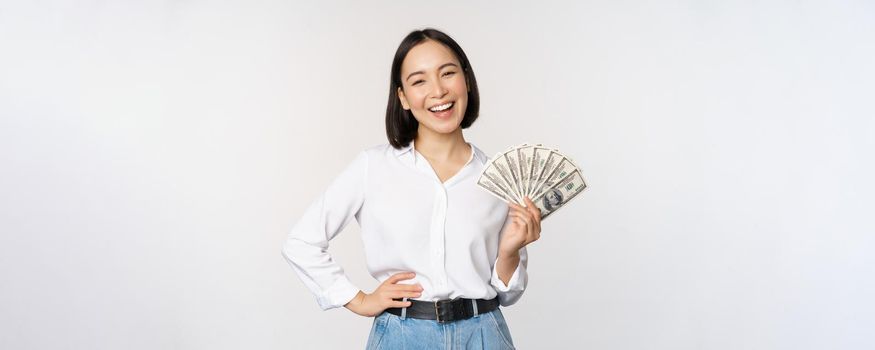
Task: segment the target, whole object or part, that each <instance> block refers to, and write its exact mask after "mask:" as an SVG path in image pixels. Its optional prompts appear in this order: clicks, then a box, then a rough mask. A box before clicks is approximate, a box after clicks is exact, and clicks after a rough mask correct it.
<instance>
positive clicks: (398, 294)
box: [389, 290, 422, 299]
mask: <svg viewBox="0 0 875 350" xmlns="http://www.w3.org/2000/svg"><path fill="white" fill-rule="evenodd" d="M389 296H390V297H391V298H390V299H399V298H419V297H421V296H422V293H420V292H415V291H401V290H399V291H394V292H389Z"/></svg>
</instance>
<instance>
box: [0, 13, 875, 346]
mask: <svg viewBox="0 0 875 350" xmlns="http://www.w3.org/2000/svg"><path fill="white" fill-rule="evenodd" d="M428 26H434V27H436V28H439V29H442V30H444V31H446V32H447V33H448V34H450V35H451V36H453V37H454V38H455V39H456V40H457V41H458V42H459V43H460V44H461V46H462V47H463V48H464V49H465V51H466V52H467V54H468V56H469V58H470V59H471V62H472V65H473V68H474V71H475V73H476V76H477V78H478V81H479V83H480V89H481V90H480V91H481V98H482V108H481V117H480V119H479V120H478V121H477V123H475V125H474V126H473V127H472V128H471V129H469V130H467V131H466V133H465V136H466V138H467V139H468V140H469V141H471V142H473V143H475V144H476V145H478V146H479V147H481V148H482V149H483V150H484V151H486V152H487V153H489V154H492V153H494V152H496V151H498V150H501V149H503V148H505V147H507V146H510V145H514V144H519V143H522V142H540V143H545V144H549V145H553V146H555V147H558V148H559V149H560V150H562V151H564V152H566V153H567V154H569V155H570V156H571V157H572V158H574V159H575V160H576V161H577V163H578V164H579V165H580V166H581V168H582V169H583V170H584V174H585V175H586V177H587V180H588V181H589V182H590V186H591V187H590V188H589V189H588V190H587V192H586V193H585V195H584V197H583V198H582V199H576V200H575V201H573V202H572V203H571V204H570V205H569V206H568V207H566V208H563V209H562V210H561V211H560V212H558V213H557V214H556V215H554V216H552V217H551V218H550V219H549V220H548V221H547V222H545V225H544V227H543V236H542V239H541V240H539V241H538V242H536V243H534V244H533V245H531V246H530V248H529V249H530V250H529V253H530V257H531V261H530V265H529V273H530V282H529V288H528V290H527V292H526V294H525V295H524V296H523V298H522V299H521V300H520V302H519V303H518V304H516V305H513V306H511V307H509V308H506V309H504V312H505V316H506V317H507V319H508V323H509V325H510V329H511V332H512V334H513V338H514V341H515V342H516V343H517V345H518V346H519V347H520V348H522V349H550V348H567V349H572V348H573V349H630V350H631V349H871V348H873V347H875V336H873V335H872V330H873V329H875V302H873V295H875V277H873V276H875V259H873V252H875V224H873V207H875V202H873V196H875V186H873V183H872V179H873V177H875V165H873V151H872V150H873V149H875V108H873V104H872V103H873V92H875V86H873V85H875V84H873V78H875V68H873V67H875V65H873V64H872V62H873V61H875V5H873V3H872V2H864V1H775V2H771V1H735V2H730V1H716V0H715V1H663V2H657V1H601V2H595V1H586V2H570V1H568V2H553V3H546V2H541V3H540V4H538V5H532V4H529V2H525V3H522V4H519V5H511V4H509V3H506V2H500V3H499V2H495V3H489V4H487V3H481V4H469V3H467V2H450V1H444V2H428V3H425V2H423V3H414V2H399V1H384V2H382V3H377V2H353V1H349V2H346V3H340V2H318V3H317V2H315V1H314V2H312V3H296V2H291V1H242V0H233V1H223V2H215V1H152V2H134V1H129V2H125V1H112V2H105V1H12V0H9V1H3V2H2V3H0V51H2V53H0V116H2V119H0V157H2V158H0V161H2V163H0V164H2V171H0V191H2V192H0V225H2V226H0V231H2V235H0V348H3V349H61V348H63V349H244V348H247V349H317V348H326V349H354V348H363V347H364V343H365V341H366V338H367V335H368V331H369V329H370V325H371V319H368V318H363V317H359V316H357V315H354V314H353V313H351V312H349V311H348V310H346V309H343V308H340V309H335V310H331V311H327V312H323V311H321V310H320V309H319V308H318V306H317V304H316V301H315V299H314V298H313V297H312V295H310V293H309V291H308V290H307V289H306V288H305V287H304V285H303V284H302V283H301V282H300V281H299V280H298V279H297V277H296V276H295V275H294V273H293V271H292V269H291V268H290V267H289V266H288V265H287V264H286V262H285V261H284V260H283V259H282V257H281V255H280V248H281V245H282V242H283V240H284V238H285V235H286V233H287V232H288V230H289V229H290V228H291V226H292V225H293V224H294V223H295V221H296V220H297V218H298V217H299V216H300V215H301V214H302V213H303V210H304V209H305V208H306V206H307V205H309V203H310V202H311V201H312V200H314V199H315V198H316V197H317V196H318V195H319V194H320V193H321V191H322V190H323V189H324V188H325V186H327V184H328V183H329V182H330V181H331V180H332V179H333V178H334V177H335V176H336V175H337V173H338V172H339V171H340V170H341V169H342V168H343V167H344V166H345V165H346V164H348V163H349V162H350V161H351V160H352V158H353V157H354V156H355V154H356V153H357V152H358V151H360V150H361V149H363V148H365V147H370V146H373V145H376V144H379V143H384V142H386V139H385V134H384V133H385V131H384V124H383V123H384V113H385V108H386V99H387V96H388V80H389V67H390V64H391V60H392V55H393V54H394V51H395V49H396V47H397V45H398V44H399V43H400V41H401V39H402V38H403V37H404V36H405V35H406V34H407V33H408V32H409V31H410V30H412V29H417V28H423V27H428ZM360 238H361V237H360V236H359V231H358V227H357V225H356V224H354V223H353V224H351V225H350V226H348V227H347V229H346V230H345V231H344V232H343V233H342V234H341V235H340V236H339V237H338V238H337V239H336V240H334V241H332V248H331V252H332V253H333V254H334V256H335V257H336V259H337V260H339V261H340V263H341V264H342V265H343V266H344V267H345V268H346V270H347V273H348V274H349V275H350V278H351V279H352V280H353V282H355V283H356V284H359V285H360V286H361V287H362V288H363V289H365V290H366V291H371V290H372V289H373V288H374V287H375V286H376V282H375V281H374V280H372V279H371V277H370V276H368V275H367V273H366V270H365V268H364V256H363V253H362V246H361V239H360Z"/></svg>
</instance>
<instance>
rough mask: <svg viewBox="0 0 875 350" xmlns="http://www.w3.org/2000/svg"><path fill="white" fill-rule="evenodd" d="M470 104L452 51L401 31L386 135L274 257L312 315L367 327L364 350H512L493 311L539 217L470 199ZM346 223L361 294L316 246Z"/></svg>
mask: <svg viewBox="0 0 875 350" xmlns="http://www.w3.org/2000/svg"><path fill="white" fill-rule="evenodd" d="M479 109H480V98H479V92H478V90H477V81H476V79H475V78H474V71H473V70H472V69H471V64H470V63H469V62H468V57H466V56H465V53H464V52H463V51H462V48H461V47H459V45H458V44H457V43H456V42H455V41H454V40H453V39H452V38H450V37H449V36H447V35H446V34H444V33H442V32H440V31H437V30H434V29H425V30H421V31H420V30H417V31H413V32H412V33H410V34H409V35H408V36H407V37H406V38H404V40H403V41H402V42H401V45H399V47H398V50H397V51H396V53H395V59H394V61H393V62H392V73H391V80H390V85H389V102H388V106H387V108H386V136H387V137H388V139H389V144H385V145H379V146H376V147H371V148H368V149H366V150H365V151H363V152H361V153H360V154H359V155H358V157H356V159H355V160H354V161H353V162H352V164H350V165H349V166H348V167H347V168H346V169H345V170H344V171H343V173H341V174H340V176H338V177H337V178H336V179H335V180H334V182H333V183H332V184H331V185H330V186H329V187H328V189H326V191H325V192H324V193H323V194H322V196H321V197H319V198H318V199H317V200H316V201H315V202H314V203H313V204H312V205H311V206H310V207H309V208H308V209H307V211H306V212H305V213H304V216H303V217H302V218H301V219H300V221H299V222H298V223H297V224H296V225H295V227H294V228H293V229H292V231H291V233H289V235H288V239H287V240H286V244H285V245H284V246H283V256H285V257H286V259H287V260H288V262H289V263H290V264H291V266H292V267H293V268H294V270H295V272H297V274H298V276H299V277H300V278H301V279H302V280H303V281H304V284H305V285H306V286H307V287H308V288H309V289H310V290H311V291H312V292H313V294H314V295H315V296H316V298H317V301H318V302H319V305H320V306H321V307H322V308H323V309H331V308H336V307H340V306H345V307H346V308H348V309H349V310H350V311H352V312H354V313H356V314H359V315H362V316H367V317H374V322H373V326H372V328H371V333H370V336H369V338H368V348H369V349H403V348H409V349H421V348H430V349H431V348H447V349H457V348H464V349H483V348H488V349H513V348H514V346H513V340H512V338H511V335H510V331H509V328H508V326H507V324H506V322H505V320H504V316H503V315H502V313H501V310H500V309H499V306H509V305H511V304H514V303H516V302H517V300H519V299H520V297H521V296H522V294H523V291H525V288H526V284H527V273H526V266H527V263H528V256H527V253H526V249H525V246H526V245H527V244H529V243H531V242H534V241H535V240H537V239H538V238H539V237H540V233H541V224H540V217H541V215H540V212H539V211H538V209H537V208H536V206H535V205H534V203H532V202H531V201H530V200H528V199H526V201H527V205H528V207H526V208H524V207H522V206H519V205H516V204H509V205H508V204H505V203H504V202H502V201H501V200H499V199H496V198H495V197H493V196H491V195H490V194H488V193H486V192H485V191H482V190H480V189H479V188H478V187H477V186H476V184H475V178H476V176H477V175H478V174H479V173H480V172H481V171H482V170H483V168H484V166H485V165H486V163H487V161H488V158H487V157H486V154H485V153H484V152H483V151H481V150H480V149H478V148H477V147H476V146H474V145H473V144H472V143H469V142H467V141H465V138H464V135H463V133H462V129H465V128H468V127H470V126H471V125H472V124H473V123H474V121H475V120H476V119H477V116H478V112H479ZM353 218H355V219H356V220H357V221H358V223H359V225H360V226H361V234H362V240H363V242H364V247H365V256H366V257H367V267H368V271H369V272H370V273H371V275H372V276H373V277H374V278H375V279H377V280H378V281H380V282H381V284H380V286H379V287H377V289H376V290H375V291H373V292H372V293H365V292H363V291H361V290H360V289H359V288H357V287H356V286H354V285H353V284H352V283H351V282H350V281H349V279H348V278H347V277H346V275H345V274H344V272H343V269H342V268H341V267H340V266H338V265H337V264H336V263H335V262H334V259H332V257H331V256H330V255H329V254H328V252H327V249H326V248H327V247H328V241H329V240H331V239H333V238H334V237H335V236H336V235H337V234H338V233H339V232H340V231H341V230H342V229H343V228H344V226H345V225H346V224H347V223H348V222H349V221H351V220H352V219H353Z"/></svg>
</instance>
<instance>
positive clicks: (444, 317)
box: [386, 297, 498, 323]
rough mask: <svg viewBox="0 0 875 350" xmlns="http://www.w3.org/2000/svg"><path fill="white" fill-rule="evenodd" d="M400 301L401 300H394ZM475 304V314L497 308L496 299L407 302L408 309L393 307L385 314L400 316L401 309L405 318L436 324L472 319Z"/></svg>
mask: <svg viewBox="0 0 875 350" xmlns="http://www.w3.org/2000/svg"><path fill="white" fill-rule="evenodd" d="M394 300H398V301H400V300H401V299H394ZM475 300H476V303H477V314H483V313H487V312H491V311H493V310H495V309H497V308H498V297H495V298H492V300H485V299H461V298H459V299H453V300H438V301H419V300H408V301H409V302H411V304H410V306H409V307H406V308H399V307H393V308H388V309H386V312H388V313H390V314H393V315H396V316H401V314H402V312H403V309H407V312H406V317H410V318H419V319H424V320H437V321H438V323H446V322H452V321H459V320H466V319H469V318H471V317H474V302H475Z"/></svg>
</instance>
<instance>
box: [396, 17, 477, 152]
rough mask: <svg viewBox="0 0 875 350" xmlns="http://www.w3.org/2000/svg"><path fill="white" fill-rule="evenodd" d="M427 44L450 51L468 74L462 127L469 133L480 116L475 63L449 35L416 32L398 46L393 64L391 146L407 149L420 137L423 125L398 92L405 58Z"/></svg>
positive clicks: (466, 76) (425, 31) (433, 31)
mask: <svg viewBox="0 0 875 350" xmlns="http://www.w3.org/2000/svg"><path fill="white" fill-rule="evenodd" d="M426 40H434V41H437V42H439V43H441V44H443V45H444V46H446V47H448V48H449V49H450V50H452V51H453V53H454V54H455V55H456V58H457V59H458V60H459V63H460V64H461V65H462V67H461V69H462V71H463V72H464V74H465V83H466V84H467V85H468V106H467V108H466V109H465V116H464V118H462V123H461V124H460V125H459V127H461V128H462V129H465V128H467V127H469V126H471V124H474V121H475V120H477V116H478V115H479V114H480V91H479V90H478V89H477V79H476V78H474V70H472V69H471V62H469V61H468V56H466V55H465V51H462V47H460V46H459V44H458V43H456V41H455V40H453V38H450V36H449V35H446V34H444V32H441V31H439V30H437V29H433V28H426V29H422V30H414V31H412V32H410V34H407V36H406V37H404V40H402V41H401V45H398V50H397V51H395V59H394V60H392V72H391V74H390V80H389V103H388V105H387V106H386V137H388V138H389V143H390V144H391V145H392V147H395V148H402V147H407V145H409V144H410V141H412V140H413V139H414V138H415V137H416V132H417V129H418V128H419V122H418V121H416V118H414V117H413V113H412V112H411V111H409V110H405V109H404V107H403V106H401V101H399V100H398V88H401V89H402V90H403V89H404V88H403V87H402V84H401V64H402V63H403V62H404V58H405V57H407V53H408V52H410V50H411V49H412V48H413V47H415V46H416V45H419V44H420V43H422V42H424V41H426Z"/></svg>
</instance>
